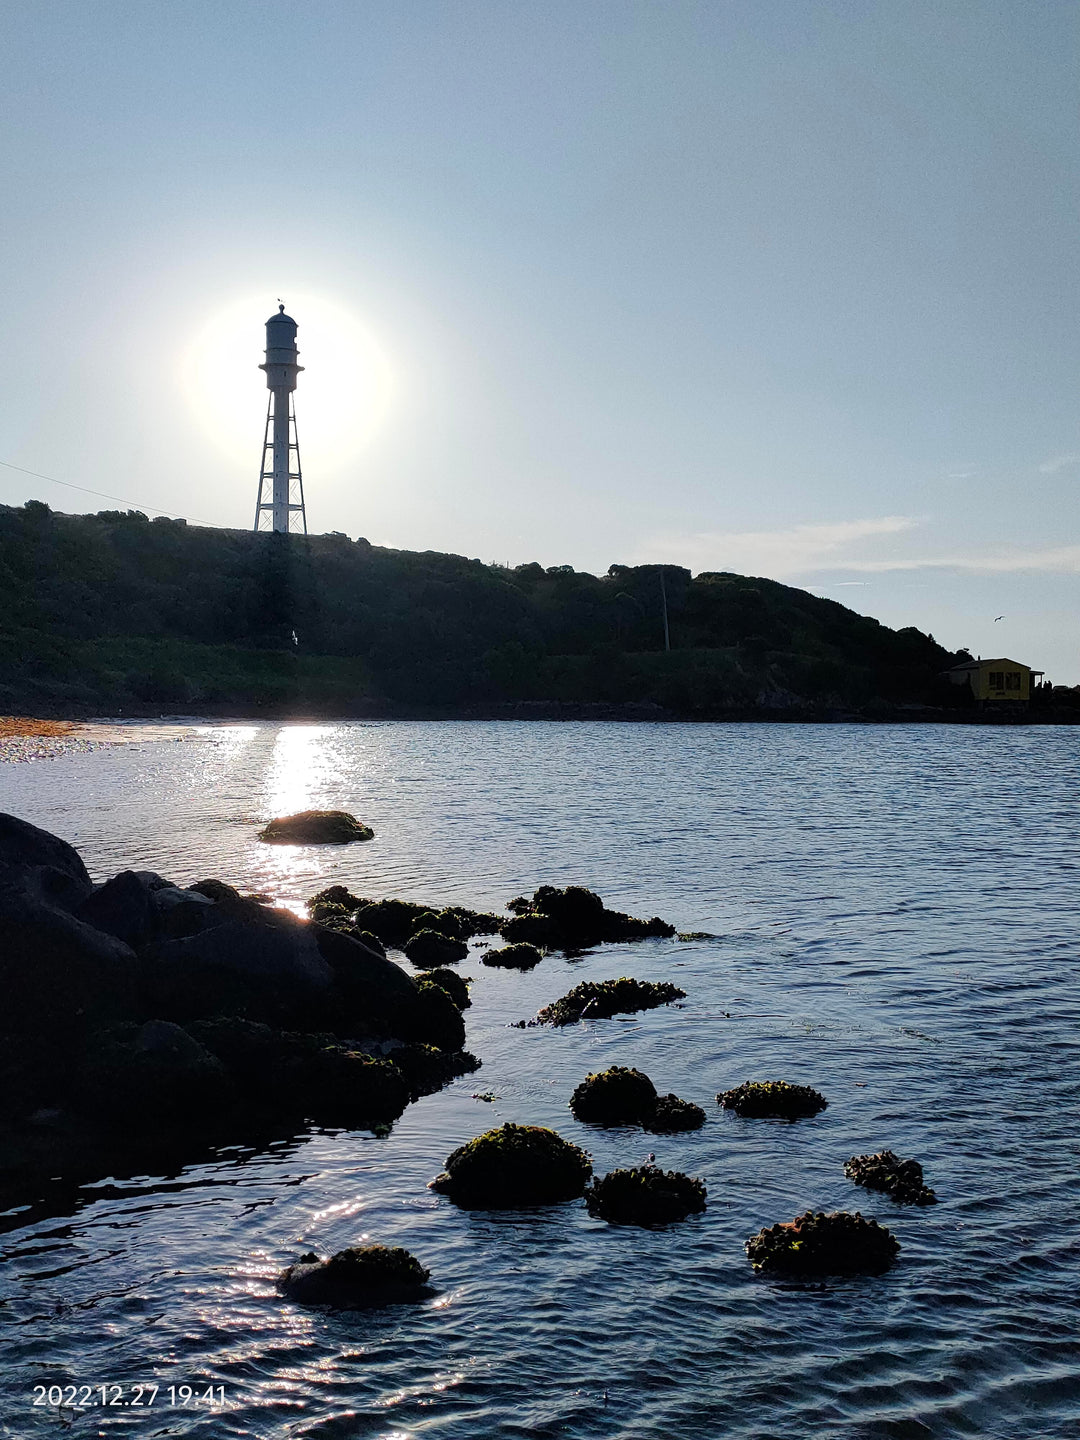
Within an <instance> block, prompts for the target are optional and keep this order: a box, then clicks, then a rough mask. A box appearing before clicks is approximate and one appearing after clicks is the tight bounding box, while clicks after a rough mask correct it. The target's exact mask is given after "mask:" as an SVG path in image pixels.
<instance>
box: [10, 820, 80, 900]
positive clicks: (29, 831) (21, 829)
mask: <svg viewBox="0 0 1080 1440" xmlns="http://www.w3.org/2000/svg"><path fill="white" fill-rule="evenodd" d="M13 866H14V867H16V868H19V869H26V868H32V869H40V868H45V869H49V870H57V871H59V872H60V873H61V874H62V875H66V876H67V877H68V878H69V879H70V880H73V881H75V883H76V885H77V886H78V888H79V889H80V890H82V891H83V893H85V894H89V892H90V888H91V886H90V876H89V875H88V874H87V873H86V866H85V865H84V864H83V862H82V860H81V858H80V856H79V853H78V851H77V850H75V849H74V848H73V847H72V846H71V845H69V844H68V843H67V841H66V840H61V839H60V838H59V837H58V836H56V835H50V834H49V832H48V830H39V829H38V827H37V826H36V825H31V824H30V823H29V822H28V821H26V820H20V819H18V818H17V816H15V815H4V814H0V872H2V871H3V870H6V869H8V868H10V867H13Z"/></svg>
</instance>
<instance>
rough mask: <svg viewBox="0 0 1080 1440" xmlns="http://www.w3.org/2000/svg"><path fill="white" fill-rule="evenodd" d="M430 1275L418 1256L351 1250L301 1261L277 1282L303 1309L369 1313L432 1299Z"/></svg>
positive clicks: (386, 1250) (397, 1250)
mask: <svg viewBox="0 0 1080 1440" xmlns="http://www.w3.org/2000/svg"><path fill="white" fill-rule="evenodd" d="M430 1274H431V1272H430V1271H429V1270H425V1269H424V1267H423V1266H422V1265H421V1264H420V1261H419V1260H417V1259H416V1257H415V1256H414V1255H410V1254H409V1252H408V1250H402V1249H400V1248H398V1247H395V1248H394V1249H389V1248H388V1247H387V1246H385V1245H363V1246H355V1245H354V1246H350V1247H349V1249H347V1250H339V1251H338V1253H337V1254H336V1255H331V1257H330V1259H329V1260H320V1259H319V1257H318V1256H317V1255H313V1254H308V1255H301V1257H300V1259H299V1260H298V1261H297V1262H296V1264H295V1265H290V1266H288V1268H287V1269H285V1270H283V1271H282V1272H281V1274H280V1275H279V1276H278V1279H277V1283H278V1289H279V1290H281V1291H282V1292H283V1293H284V1294H285V1295H287V1296H288V1298H289V1299H290V1300H295V1301H297V1303H298V1304H300V1305H329V1306H332V1307H333V1308H334V1309H337V1310H367V1309H370V1308H372V1307H374V1306H379V1305H403V1304H409V1303H415V1302H416V1301H418V1300H423V1299H425V1298H426V1297H427V1296H429V1295H431V1294H433V1293H434V1291H433V1290H432V1288H431V1286H429V1285H428V1284H427V1281H428V1278H429V1276H430Z"/></svg>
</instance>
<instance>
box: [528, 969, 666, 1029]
mask: <svg viewBox="0 0 1080 1440" xmlns="http://www.w3.org/2000/svg"><path fill="white" fill-rule="evenodd" d="M685 998H686V991H685V990H680V989H679V988H678V987H677V986H675V985H671V984H669V983H668V982H667V981H666V980H662V981H654V980H631V979H630V978H629V977H628V976H626V975H623V976H622V977H621V978H620V979H618V980H601V981H595V980H585V981H583V982H582V983H581V984H580V985H575V986H574V988H573V990H568V991H567V993H566V994H565V995H564V996H562V998H561V999H559V1000H556V1001H554V1002H553V1003H552V1004H551V1005H545V1006H544V1008H543V1009H542V1010H541V1011H540V1012H539V1013H538V1014H537V1016H536V1019H535V1021H533V1023H534V1024H536V1025H573V1024H574V1023H575V1022H576V1021H578V1020H604V1019H608V1018H610V1017H611V1016H612V1015H632V1014H633V1013H634V1012H635V1011H637V1010H654V1009H656V1007H657V1006H659V1005H670V1004H671V1002H672V1001H673V1000H684V999H685Z"/></svg>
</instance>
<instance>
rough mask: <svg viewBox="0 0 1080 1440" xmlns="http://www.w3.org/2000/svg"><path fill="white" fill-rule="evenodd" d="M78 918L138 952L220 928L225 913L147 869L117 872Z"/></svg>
mask: <svg viewBox="0 0 1080 1440" xmlns="http://www.w3.org/2000/svg"><path fill="white" fill-rule="evenodd" d="M236 898H237V900H238V901H239V899H240V897H239V896H237V897H236ZM78 916H79V919H80V920H85V921H86V923H87V924H88V925H93V926H94V928H95V929H96V930H103V931H104V932H105V933H106V934H107V935H115V936H116V937H117V939H118V940H124V941H126V943H127V944H128V945H131V946H132V947H133V948H134V949H136V950H138V949H139V948H140V947H141V946H143V945H147V944H150V943H151V942H152V941H154V940H164V939H180V938H182V937H184V936H187V935H196V934H198V933H199V931H200V930H204V929H210V928H212V927H213V926H214V925H217V924H220V923H221V922H222V921H223V920H224V919H225V918H226V913H225V910H224V909H219V908H218V907H217V905H215V903H214V901H213V900H212V899H210V898H209V897H207V896H206V895H204V894H201V893H199V892H198V891H195V890H182V889H180V888H179V887H178V886H176V885H170V884H169V882H168V881H167V880H163V879H162V877H161V876H160V875H155V874H154V872H153V871H152V870H121V872H120V874H119V875H115V876H113V878H112V879H111V880H107V881H106V882H105V884H104V885H99V886H98V887H97V888H96V889H95V890H94V892H93V894H91V895H88V896H87V898H86V899H85V900H84V901H83V902H82V904H81V905H80V906H79V909H78Z"/></svg>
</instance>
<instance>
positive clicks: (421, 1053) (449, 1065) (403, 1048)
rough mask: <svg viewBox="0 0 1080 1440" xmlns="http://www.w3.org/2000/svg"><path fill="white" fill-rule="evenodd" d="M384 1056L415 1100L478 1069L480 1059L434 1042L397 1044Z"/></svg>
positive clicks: (466, 1051) (465, 1051) (431, 1093)
mask: <svg viewBox="0 0 1080 1440" xmlns="http://www.w3.org/2000/svg"><path fill="white" fill-rule="evenodd" d="M387 1059H389V1060H390V1062H391V1064H393V1066H394V1067H395V1068H396V1069H397V1070H399V1071H400V1072H401V1075H402V1076H403V1078H404V1080H405V1083H406V1085H407V1086H408V1087H409V1094H410V1095H411V1097H412V1098H413V1099H414V1100H419V1098H420V1096H421V1095H434V1093H435V1091H436V1090H441V1089H442V1088H443V1086H444V1085H449V1083H450V1081H451V1080H456V1079H457V1077H458V1076H459V1075H471V1074H472V1072H473V1071H474V1070H479V1069H480V1061H479V1060H478V1059H477V1058H476V1056H475V1055H470V1054H469V1052H468V1050H440V1049H439V1048H438V1046H436V1045H416V1044H413V1045H396V1046H395V1047H394V1048H393V1049H392V1050H390V1051H389V1052H388V1053H387Z"/></svg>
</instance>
